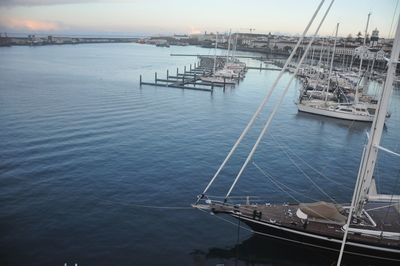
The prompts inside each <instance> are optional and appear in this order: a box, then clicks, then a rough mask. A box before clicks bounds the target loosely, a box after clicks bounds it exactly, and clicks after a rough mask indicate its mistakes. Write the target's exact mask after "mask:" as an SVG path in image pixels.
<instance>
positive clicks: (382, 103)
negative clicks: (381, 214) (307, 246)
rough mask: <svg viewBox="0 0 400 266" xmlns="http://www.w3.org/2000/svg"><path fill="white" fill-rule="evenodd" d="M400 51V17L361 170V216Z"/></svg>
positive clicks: (358, 209)
mask: <svg viewBox="0 0 400 266" xmlns="http://www.w3.org/2000/svg"><path fill="white" fill-rule="evenodd" d="M399 53H400V18H399V21H398V24H397V30H396V35H395V39H394V41H393V47H392V54H391V56H390V60H389V62H388V71H387V76H386V81H385V85H384V87H383V90H382V92H381V98H380V100H379V103H378V108H377V109H376V111H377V112H376V114H375V117H374V121H373V123H372V127H371V133H370V136H369V140H368V145H367V147H366V151H365V155H364V157H363V158H362V165H361V171H360V173H359V176H358V179H359V180H360V188H359V191H357V196H356V206H355V207H356V209H355V215H357V216H360V215H361V212H362V209H363V206H364V203H365V201H366V200H367V198H368V192H369V188H370V186H371V182H372V176H373V173H374V168H375V163H376V160H377V155H378V149H379V144H380V141H381V137H382V132H383V126H384V124H385V118H386V114H387V111H388V105H389V101H390V95H391V94H392V89H393V79H394V76H395V72H396V67H397V63H398V59H399Z"/></svg>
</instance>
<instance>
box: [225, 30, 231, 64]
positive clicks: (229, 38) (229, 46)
mask: <svg viewBox="0 0 400 266" xmlns="http://www.w3.org/2000/svg"><path fill="white" fill-rule="evenodd" d="M231 32H232V29H229V37H228V52H227V53H226V62H227V63H228V61H229V50H230V49H231Z"/></svg>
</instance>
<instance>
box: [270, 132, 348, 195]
mask: <svg viewBox="0 0 400 266" xmlns="http://www.w3.org/2000/svg"><path fill="white" fill-rule="evenodd" d="M271 138H272V140H273V141H274V142H275V143H276V144H278V146H281V145H282V146H283V147H285V148H286V149H287V150H289V151H290V152H291V153H292V154H293V155H294V156H295V157H296V158H297V159H299V160H300V161H302V162H303V163H304V164H305V165H306V166H308V167H309V168H310V169H311V170H313V171H314V172H316V173H317V174H319V175H320V176H321V177H323V178H325V179H326V180H328V181H331V182H332V183H335V184H336V185H340V186H341V187H343V188H346V189H349V190H353V188H350V187H349V186H346V185H344V184H342V183H340V182H337V181H335V180H334V179H333V178H330V177H328V176H326V175H324V174H323V173H322V172H321V171H319V170H318V169H316V168H315V167H313V166H312V165H311V164H309V163H308V162H307V161H306V160H304V159H303V158H301V156H299V155H298V154H297V153H296V152H295V151H293V150H292V149H290V147H289V146H287V145H285V144H282V143H279V142H278V141H277V140H276V138H275V136H274V135H273V134H271ZM281 149H282V148H281ZM282 150H283V149H282Z"/></svg>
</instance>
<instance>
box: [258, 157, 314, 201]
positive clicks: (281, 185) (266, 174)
mask: <svg viewBox="0 0 400 266" xmlns="http://www.w3.org/2000/svg"><path fill="white" fill-rule="evenodd" d="M252 164H253V165H254V166H255V167H256V168H257V169H258V170H259V171H260V172H261V173H262V174H263V175H264V176H265V177H267V178H268V179H269V180H270V181H271V182H272V183H273V184H274V185H275V186H276V187H278V188H279V189H280V190H281V191H282V192H284V193H286V194H287V195H288V196H289V197H291V198H292V199H293V200H294V201H296V202H297V203H301V202H300V201H299V200H298V199H297V198H295V197H294V196H293V195H292V194H290V193H289V192H288V191H286V190H285V189H283V188H282V187H285V188H286V189H287V190H290V191H292V192H294V193H297V194H300V195H302V196H303V197H305V198H308V199H310V200H312V201H318V200H317V199H314V198H311V197H309V196H306V195H304V194H303V193H301V192H298V191H296V190H294V189H292V188H290V187H288V186H287V185H285V184H283V183H282V182H279V181H278V180H276V179H275V178H274V177H273V176H272V175H271V174H269V173H267V172H266V171H265V170H263V169H261V167H260V166H258V165H257V164H256V163H255V162H254V161H253V162H252Z"/></svg>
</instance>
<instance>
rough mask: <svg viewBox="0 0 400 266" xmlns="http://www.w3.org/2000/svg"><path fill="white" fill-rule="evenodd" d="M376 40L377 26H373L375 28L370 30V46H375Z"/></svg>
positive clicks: (377, 38)
mask: <svg viewBox="0 0 400 266" xmlns="http://www.w3.org/2000/svg"><path fill="white" fill-rule="evenodd" d="M378 41H379V31H378V29H377V28H375V30H373V31H372V35H371V42H370V46H371V47H376V46H377V45H378Z"/></svg>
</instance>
